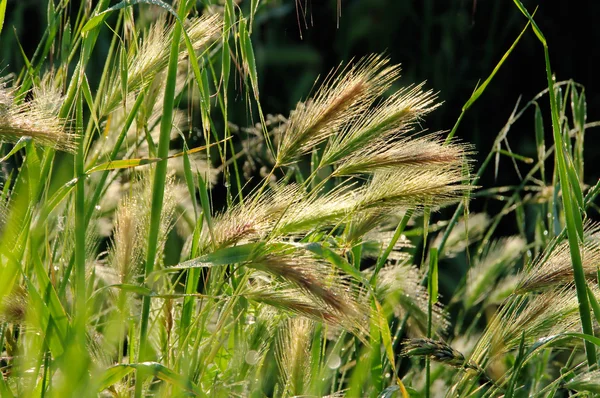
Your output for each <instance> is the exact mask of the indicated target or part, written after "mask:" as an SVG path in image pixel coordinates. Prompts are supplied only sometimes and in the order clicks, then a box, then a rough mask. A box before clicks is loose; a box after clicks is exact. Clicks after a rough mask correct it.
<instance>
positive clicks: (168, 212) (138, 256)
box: [108, 169, 177, 283]
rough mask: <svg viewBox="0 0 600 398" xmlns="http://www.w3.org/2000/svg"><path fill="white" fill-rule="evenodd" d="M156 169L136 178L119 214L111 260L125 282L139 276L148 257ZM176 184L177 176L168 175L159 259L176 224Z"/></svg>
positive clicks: (158, 248) (120, 205)
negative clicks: (137, 274)
mask: <svg viewBox="0 0 600 398" xmlns="http://www.w3.org/2000/svg"><path fill="white" fill-rule="evenodd" d="M153 172H154V170H153V169H149V170H145V171H143V172H141V173H139V174H138V175H137V176H136V177H135V181H134V183H133V187H132V191H131V193H130V195H128V196H127V197H125V198H124V199H123V200H122V201H121V202H120V204H119V207H118V210H117V213H116V220H115V231H114V238H113V244H112V247H111V249H110V250H109V255H108V263H109V264H110V265H111V267H112V268H113V269H115V270H116V271H117V273H118V274H119V278H120V279H121V283H125V282H126V281H129V280H130V279H131V277H133V276H135V275H136V273H137V272H138V271H139V269H140V268H139V267H140V266H141V264H142V263H143V259H144V258H145V256H146V251H147V247H146V245H147V243H148V242H147V241H148V240H147V236H148V228H149V227H150V216H151V215H150V212H151V209H152V203H151V200H152V194H151V193H152V182H153V178H152V176H153V175H154V174H153ZM174 185H175V183H174V178H173V176H172V175H169V176H167V179H166V181H165V196H164V199H163V208H162V213H161V219H160V228H159V236H158V240H157V249H156V250H157V257H156V258H161V257H162V252H163V251H164V246H165V243H166V240H167V235H168V233H169V231H170V230H171V229H172V228H173V225H174V220H173V214H174V211H175V206H176V205H177V201H176V197H175V192H176V190H175V189H174Z"/></svg>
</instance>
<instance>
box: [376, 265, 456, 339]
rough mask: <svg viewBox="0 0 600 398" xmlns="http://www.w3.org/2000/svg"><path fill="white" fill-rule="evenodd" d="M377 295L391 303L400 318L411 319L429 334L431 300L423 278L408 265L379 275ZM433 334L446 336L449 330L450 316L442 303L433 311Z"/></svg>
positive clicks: (437, 304) (393, 268) (397, 266)
mask: <svg viewBox="0 0 600 398" xmlns="http://www.w3.org/2000/svg"><path fill="white" fill-rule="evenodd" d="M376 286H377V289H376V293H377V296H378V297H379V299H380V300H382V301H386V302H389V303H390V304H391V305H392V307H393V308H394V310H395V311H397V314H396V315H397V316H398V317H402V316H403V315H405V314H406V315H409V316H411V318H412V319H413V320H414V321H415V322H416V324H417V326H418V327H419V329H420V330H421V331H422V332H423V333H425V331H426V330H427V318H428V316H427V313H428V297H427V290H426V288H425V287H423V286H422V285H421V275H420V274H419V271H418V270H417V268H416V267H414V266H413V265H410V264H408V263H400V264H397V265H394V266H387V267H385V268H382V269H381V271H380V272H379V274H378V275H377V284H376ZM432 320H433V322H432V323H433V325H432V326H433V330H434V331H437V332H438V333H443V332H444V331H445V330H446V329H447V328H448V325H449V323H448V319H447V315H446V313H445V312H444V310H443V307H442V306H441V304H440V303H439V302H438V303H436V304H435V305H434V307H433V319H432Z"/></svg>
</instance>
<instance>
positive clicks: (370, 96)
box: [276, 55, 400, 165]
mask: <svg viewBox="0 0 600 398" xmlns="http://www.w3.org/2000/svg"><path fill="white" fill-rule="evenodd" d="M388 64H389V60H387V59H384V58H382V57H381V56H378V55H372V56H369V57H366V58H363V59H361V60H360V61H359V62H357V63H356V64H355V65H350V66H346V67H345V68H343V69H342V70H341V71H340V72H337V71H333V72H332V73H331V74H330V75H329V77H328V78H327V79H326V80H325V82H324V83H323V84H322V86H321V87H320V88H319V90H318V91H317V93H316V94H315V96H314V97H313V98H311V99H310V100H308V101H306V102H304V103H300V104H298V106H297V107H296V109H295V110H294V111H293V112H292V113H291V114H290V118H289V122H288V125H287V128H286V129H285V131H284V132H283V134H282V136H281V137H279V147H278V150H277V159H276V164H277V165H285V164H288V163H291V162H293V161H294V160H295V159H296V158H297V157H298V156H300V155H301V154H303V153H306V152H307V151H309V150H311V149H312V148H313V147H314V146H315V145H317V144H319V143H320V142H323V141H324V140H325V139H327V138H329V137H330V136H331V135H333V134H335V133H336V132H338V131H340V130H341V129H342V127H343V126H344V125H346V124H348V123H351V122H353V121H354V120H355V119H356V118H357V117H359V116H360V115H362V114H363V113H364V112H366V111H367V110H368V109H369V107H370V106H371V104H372V103H373V101H375V99H376V98H377V97H378V96H380V95H381V94H383V92H384V91H385V90H386V89H387V88H388V87H389V86H390V85H391V83H392V82H393V81H394V80H395V79H396V78H397V76H398V74H399V70H400V69H399V67H398V66H389V65H388Z"/></svg>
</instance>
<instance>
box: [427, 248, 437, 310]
mask: <svg viewBox="0 0 600 398" xmlns="http://www.w3.org/2000/svg"><path fill="white" fill-rule="evenodd" d="M429 300H431V304H435V303H437V302H438V250H437V247H432V248H431V250H430V251H429Z"/></svg>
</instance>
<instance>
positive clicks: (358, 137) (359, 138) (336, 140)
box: [321, 84, 438, 165]
mask: <svg viewBox="0 0 600 398" xmlns="http://www.w3.org/2000/svg"><path fill="white" fill-rule="evenodd" d="M422 87H423V84H420V85H418V86H416V87H410V86H409V87H407V88H405V89H402V90H400V91H398V92H396V93H395V94H393V95H392V96H390V97H389V98H388V99H386V100H384V101H383V102H381V103H380V104H378V105H377V106H375V107H374V108H372V109H370V110H367V111H365V112H364V113H363V114H362V115H360V116H359V117H358V118H357V120H356V121H355V122H354V123H352V124H349V125H347V126H346V127H345V128H344V129H343V130H342V131H341V132H340V133H339V134H338V135H336V136H335V137H333V138H332V140H331V142H330V143H329V145H328V146H327V148H326V149H325V153H324V154H323V158H322V160H321V165H326V164H334V163H337V162H339V161H343V159H347V158H349V157H352V156H356V155H358V154H359V153H360V152H361V151H362V150H363V149H364V148H365V147H366V146H370V145H371V144H372V143H373V142H376V141H379V142H387V141H391V140H392V139H393V138H400V137H405V136H406V133H407V132H409V131H410V130H411V129H412V128H413V125H414V124H415V122H417V121H419V120H420V119H421V118H422V117H423V116H424V115H426V114H427V113H429V112H431V111H432V110H434V109H435V108H437V106H438V105H436V104H435V100H436V95H435V94H433V93H432V92H431V91H427V92H423V91H422Z"/></svg>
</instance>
